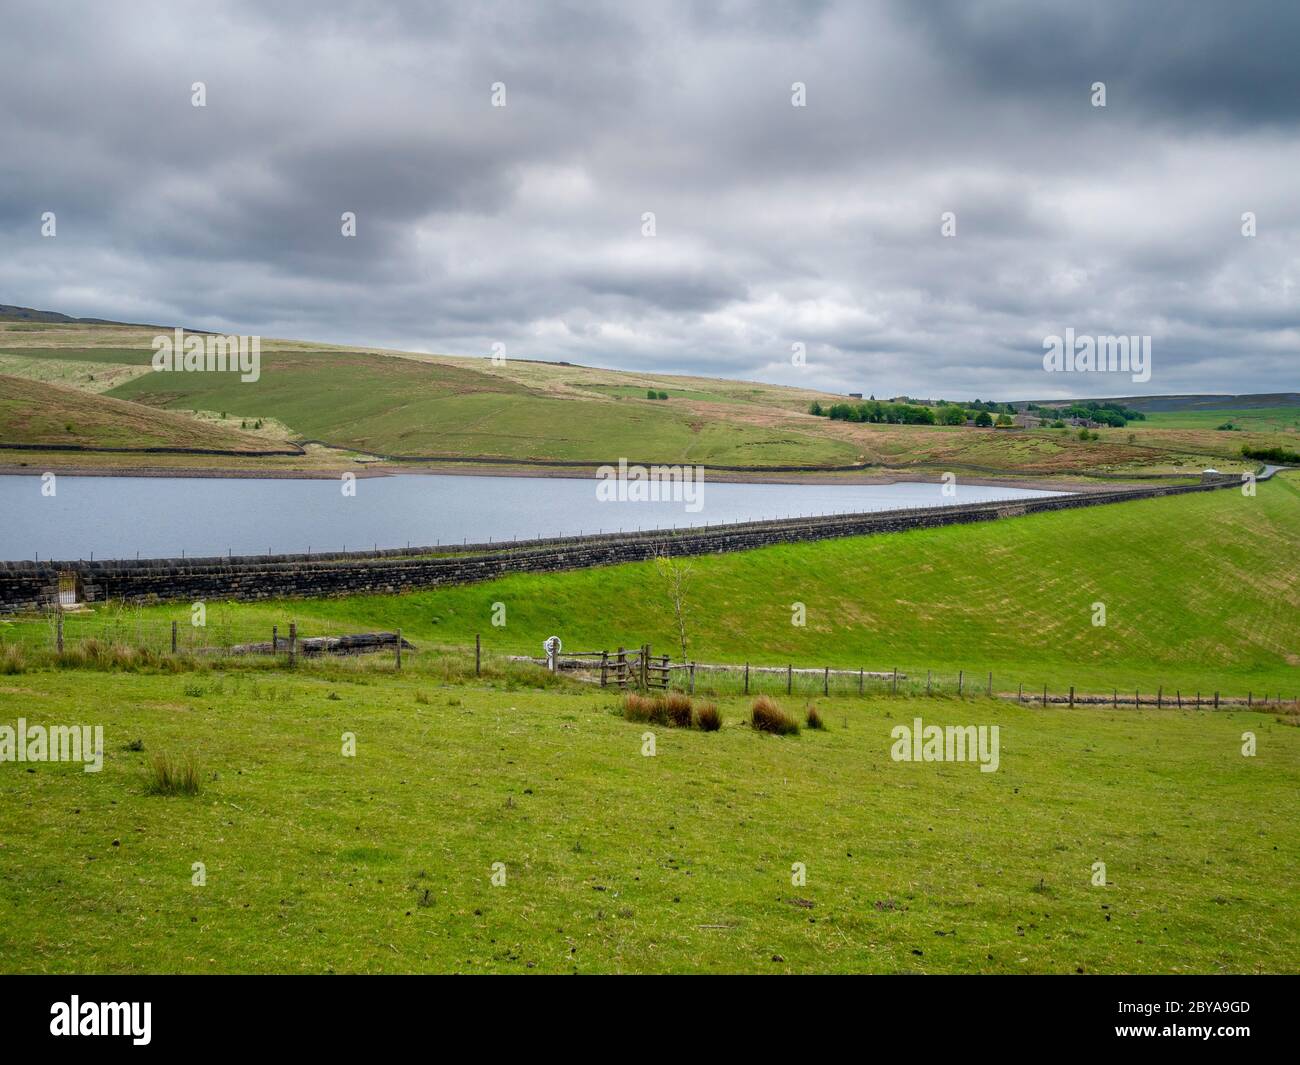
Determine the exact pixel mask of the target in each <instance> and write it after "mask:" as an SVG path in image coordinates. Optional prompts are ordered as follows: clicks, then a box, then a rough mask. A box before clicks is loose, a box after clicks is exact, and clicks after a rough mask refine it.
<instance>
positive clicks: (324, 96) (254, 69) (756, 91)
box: [0, 0, 1300, 399]
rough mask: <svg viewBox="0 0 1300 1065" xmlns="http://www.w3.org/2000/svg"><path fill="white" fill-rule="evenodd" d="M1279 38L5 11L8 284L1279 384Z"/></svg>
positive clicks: (371, 334) (758, 8)
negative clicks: (1054, 349) (1129, 340)
mask: <svg viewBox="0 0 1300 1065" xmlns="http://www.w3.org/2000/svg"><path fill="white" fill-rule="evenodd" d="M376 9H384V10H387V12H388V13H387V14H386V15H383V14H377V13H376ZM327 12H332V13H327ZM1297 56H1300V4H1296V3H1291V2H1277V3H1255V2H1251V0H1237V2H1234V3H1226V2H1217V0H1216V2H1195V0H1193V2H1161V0H1144V2H1141V3H1134V2H1123V3H1109V2H1099V0H1086V2H1083V0H1071V2H1069V3H1060V4H1051V3H1042V2H1039V3H1030V2H1023V3H1022V2H1017V0H1007V2H977V0H961V2H951V3H945V2H939V0H916V2H906V3H903V2H900V3H896V4H895V3H881V4H868V3H861V2H848V3H842V4H840V3H808V2H805V3H799V4H776V3H754V4H751V3H743V2H722V3H714V4H706V3H660V2H654V3H641V4H629V3H625V2H624V3H617V4H610V5H597V4H568V3H549V2H541V0H538V2H531V3H519V4H491V3H474V4H469V3H458V4H448V5H445V6H442V5H433V4H423V3H421V4H416V3H410V4H405V5H403V4H391V5H382V4H372V3H361V2H357V3H333V4H330V3H327V2H323V0H322V2H316V0H313V2H302V3H292V2H279V3H276V4H274V5H270V4H254V3H249V4H239V3H220V4H213V3H202V4H187V3H178V2H176V0H168V2H166V3H156V4H152V3H132V4H109V3H102V2H95V3H86V4H71V3H62V2H60V3H51V2H49V0H38V2H34V3H21V2H18V3H15V2H7V3H6V4H5V9H4V15H3V24H0V303H14V304H21V305H26V306H35V307H39V308H42V309H48V310H58V311H62V312H64V313H67V314H73V315H78V316H98V317H109V318H117V319H126V320H130V321H148V322H160V323H165V324H172V323H184V324H187V325H191V326H194V327H196V328H218V329H222V330H227V331H235V332H244V333H250V334H261V335H263V336H283V337H296V338H305V339H313V340H324V341H337V342H345V343H365V344H378V345H383V346H387V347H398V348H407V349H412V350H421V351H439V352H448V353H452V354H464V355H480V354H485V353H487V352H489V351H490V350H491V346H492V344H493V343H494V342H496V343H502V344H504V345H505V349H506V354H507V356H517V357H521V358H543V359H568V360H571V361H577V362H583V363H588V364H595V365H604V366H613V367H619V368H628V369H653V370H661V371H668V372H692V373H704V374H712V375H720V376H727V377H743V378H751V379H759V380H764V381H773V382H779V383H788V384H800V385H807V386H810V387H820V388H827V389H830V390H834V391H863V392H870V393H875V394H876V395H894V394H898V393H907V394H911V395H916V396H931V395H933V396H938V395H948V396H954V397H958V396H960V397H965V398H971V397H975V396H979V397H982V398H999V399H1015V398H1033V397H1058V396H1079V395H1094V396H1095V395H1131V394H1140V393H1162V392H1262V391H1278V390H1282V389H1296V388H1298V387H1300V195H1297V193H1298V190H1300V59H1297ZM200 81H201V82H203V83H204V84H205V86H206V106H204V107H195V106H193V105H192V95H193V94H192V88H191V86H192V85H193V83H194V82H200ZM795 82H802V83H804V85H806V106H804V107H795V106H792V86H793V84H794V83H795ZM1094 82H1104V83H1105V93H1106V106H1105V107H1097V106H1094V105H1093V99H1094V93H1093V88H1092V87H1093V84H1094ZM494 83H503V84H504V86H505V106H504V107H495V106H493V85H494ZM47 211H52V212H55V215H56V224H57V236H55V237H54V238H49V237H43V236H42V234H41V216H42V214H43V213H44V212H47ZM345 211H351V212H355V214H356V218H357V223H356V225H357V235H356V236H355V237H344V236H343V235H342V233H341V232H340V230H341V222H340V217H341V215H342V214H343V212H345ZM1247 211H1249V212H1254V214H1255V217H1256V219H1257V221H1256V225H1257V235H1256V236H1254V237H1246V236H1243V235H1242V226H1243V223H1242V215H1243V213H1244V212H1247ZM646 212H653V213H654V216H655V217H654V222H655V235H654V236H645V235H643V216H644V214H645V213H646ZM944 212H952V213H953V214H954V215H955V218H956V222H955V226H956V235H955V236H951V237H945V236H944V235H943V234H942V232H941V224H942V219H943V215H944ZM1066 328H1073V329H1074V330H1075V331H1076V333H1078V334H1081V335H1082V334H1093V335H1099V334H1137V335H1150V336H1151V338H1152V374H1151V379H1150V381H1149V382H1147V383H1145V384H1135V383H1133V382H1132V381H1131V379H1130V376H1129V375H1119V374H1107V375H1100V374H1060V373H1056V374H1049V373H1047V372H1045V371H1044V369H1043V340H1044V337H1045V336H1048V335H1051V334H1061V333H1064V331H1065V329H1066ZM797 343H798V344H803V345H805V347H806V352H807V360H806V365H804V366H798V365H794V364H793V362H792V357H791V355H792V345H793V344H797Z"/></svg>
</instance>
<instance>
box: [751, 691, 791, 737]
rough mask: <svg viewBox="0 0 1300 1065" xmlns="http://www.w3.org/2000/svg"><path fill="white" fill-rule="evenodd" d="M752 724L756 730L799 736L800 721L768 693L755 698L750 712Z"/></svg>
mask: <svg viewBox="0 0 1300 1065" xmlns="http://www.w3.org/2000/svg"><path fill="white" fill-rule="evenodd" d="M749 723H750V726H751V727H752V728H753V729H754V731H756V732H771V733H773V734H775V735H777V736H797V735H798V734H799V722H798V721H796V720H795V719H794V718H793V717H791V716H790V715H789V714H788V713H786V712H785V710H783V709H782V708H781V704H780V703H778V702H777V701H776V700H775V699H771V698H769V697H768V696H766V695H760V696H759V697H758V698H757V699H755V700H754V705H753V707H752V709H751V710H750V712H749Z"/></svg>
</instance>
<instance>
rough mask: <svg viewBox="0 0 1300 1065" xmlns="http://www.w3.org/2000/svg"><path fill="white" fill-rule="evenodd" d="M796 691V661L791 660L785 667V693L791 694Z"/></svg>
mask: <svg viewBox="0 0 1300 1065" xmlns="http://www.w3.org/2000/svg"><path fill="white" fill-rule="evenodd" d="M792 691H794V663H793V662H791V663H790V664H789V665H787V666H786V667H785V693H786V695H789V694H790V693H791V692H792Z"/></svg>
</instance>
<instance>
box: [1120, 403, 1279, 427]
mask: <svg viewBox="0 0 1300 1065" xmlns="http://www.w3.org/2000/svg"><path fill="white" fill-rule="evenodd" d="M1228 422H1231V423H1232V424H1233V425H1234V426H1236V427H1237V428H1239V429H1241V430H1243V431H1245V432H1256V433H1298V432H1300V407H1281V406H1279V407H1246V408H1241V409H1234V410H1227V409H1225V410H1182V411H1151V412H1149V413H1148V414H1147V416H1146V421H1145V422H1137V423H1136V425H1137V426H1139V427H1146V426H1149V427H1151V428H1153V429H1217V428H1218V427H1219V426H1220V425H1224V424H1226V423H1228Z"/></svg>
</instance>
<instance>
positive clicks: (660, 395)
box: [645, 388, 668, 399]
mask: <svg viewBox="0 0 1300 1065" xmlns="http://www.w3.org/2000/svg"><path fill="white" fill-rule="evenodd" d="M645 398H646V399H667V398H668V393H667V392H658V391H656V390H655V389H653V388H652V389H650V390H649V391H648V392H646V394H645Z"/></svg>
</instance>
